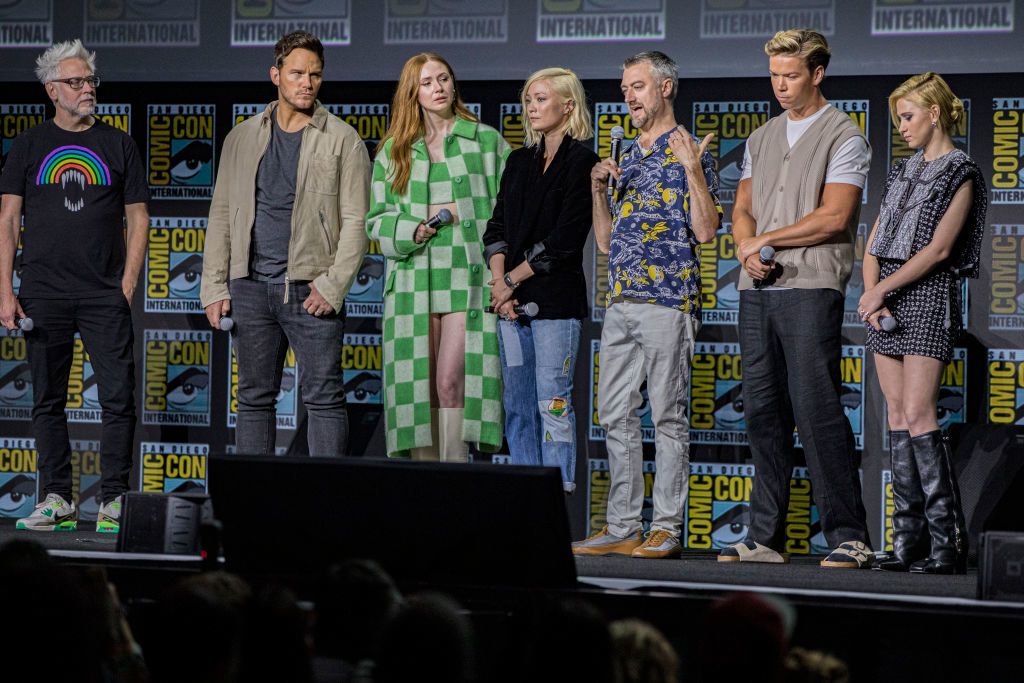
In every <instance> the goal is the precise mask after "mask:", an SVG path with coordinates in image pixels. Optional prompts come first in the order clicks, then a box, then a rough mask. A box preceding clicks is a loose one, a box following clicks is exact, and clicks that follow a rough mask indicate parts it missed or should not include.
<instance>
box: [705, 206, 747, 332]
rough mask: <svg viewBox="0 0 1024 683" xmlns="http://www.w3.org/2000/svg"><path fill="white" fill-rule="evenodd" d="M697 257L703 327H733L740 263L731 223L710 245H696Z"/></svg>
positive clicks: (724, 225) (718, 233)
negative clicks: (698, 261) (698, 257)
mask: <svg viewBox="0 0 1024 683" xmlns="http://www.w3.org/2000/svg"><path fill="white" fill-rule="evenodd" d="M697 249H698V253H699V255H700V293H701V300H700V308H701V318H702V320H703V323H704V324H705V325H735V324H736V320H737V319H738V318H739V309H740V291H739V289H737V288H736V286H737V283H738V282H739V274H740V270H741V269H740V262H739V261H738V260H737V259H736V244H735V242H733V239H732V223H727V222H724V221H723V223H722V227H721V228H719V229H718V232H717V233H715V236H714V237H713V238H712V239H711V241H710V242H707V243H705V244H700V245H698V246H697Z"/></svg>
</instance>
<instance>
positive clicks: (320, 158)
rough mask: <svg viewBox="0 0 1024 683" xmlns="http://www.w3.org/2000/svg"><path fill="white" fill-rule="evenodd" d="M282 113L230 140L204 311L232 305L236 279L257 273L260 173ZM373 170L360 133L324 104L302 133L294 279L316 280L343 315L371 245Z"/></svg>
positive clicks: (210, 236) (270, 108)
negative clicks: (252, 266) (253, 257)
mask: <svg viewBox="0 0 1024 683" xmlns="http://www.w3.org/2000/svg"><path fill="white" fill-rule="evenodd" d="M276 109H277V102H276V101H275V102H271V103H270V104H269V105H267V108H266V109H265V110H264V111H263V113H262V114H260V115H258V116H253V117H252V118H250V119H248V120H246V121H243V122H242V123H240V124H238V125H237V126H235V128H234V129H233V130H232V131H231V132H230V133H228V136H227V138H225V139H224V148H223V150H222V151H221V157H220V167H219V169H218V172H217V184H216V186H215V188H214V190H213V202H212V203H211V204H210V219H209V222H208V223H207V226H206V249H205V251H204V253H203V280H202V284H201V285H200V290H199V296H200V299H201V300H202V303H203V306H204V307H206V306H209V305H210V304H212V303H216V302H218V301H221V300H223V299H230V298H231V295H230V294H228V280H234V279H236V278H240V277H246V276H247V275H248V274H249V245H250V243H251V241H252V226H253V221H254V220H255V218H256V171H257V170H258V169H259V165H260V160H261V159H263V154H264V152H266V150H267V145H268V144H269V142H270V125H271V119H270V117H271V116H272V115H274V112H275V110H276ZM370 169H371V167H370V158H369V155H368V154H367V153H366V146H365V145H364V144H363V141H362V139H361V138H360V137H359V134H358V133H357V132H356V131H355V129H354V128H352V126H350V125H348V124H347V123H345V122H344V121H342V120H341V119H339V118H338V117H336V116H333V115H331V114H330V113H328V111H327V110H326V109H325V108H324V107H323V105H322V104H320V102H319V101H317V103H316V107H315V109H314V111H313V117H312V118H311V119H310V121H309V123H308V124H306V128H305V129H304V130H303V132H302V147H301V149H300V151H299V169H298V173H297V174H296V177H295V205H294V207H293V208H292V227H291V239H290V240H289V242H288V271H287V275H286V277H287V279H288V280H289V281H292V280H312V282H313V285H314V286H315V287H316V288H317V290H318V291H319V292H320V294H322V295H323V297H324V298H325V299H327V301H328V302H330V304H331V305H332V306H333V307H334V310H335V311H340V310H341V307H342V304H343V302H344V300H345V296H346V295H347V294H348V290H349V287H350V286H351V285H352V280H353V278H354V277H355V274H356V271H358V270H359V266H360V264H361V263H362V260H363V254H365V253H366V247H367V245H368V243H369V240H368V238H367V236H366V212H367V210H368V209H369V201H370ZM285 291H286V292H287V288H286V289H285ZM286 297H287V294H286Z"/></svg>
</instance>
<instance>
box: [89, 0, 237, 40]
mask: <svg viewBox="0 0 1024 683" xmlns="http://www.w3.org/2000/svg"><path fill="white" fill-rule="evenodd" d="M249 1H251V0H249ZM246 4H248V3H246ZM82 32H83V34H84V35H83V36H82V39H83V40H84V41H85V44H86V45H89V46H90V47H143V46H145V47H156V46H161V47H188V46H198V45H199V0H144V1H143V2H138V0H135V1H129V2H124V1H123V0H121V1H120V2H117V1H115V2H110V1H109V0H90V1H89V2H88V3H87V4H86V8H85V23H84V26H83V31H82Z"/></svg>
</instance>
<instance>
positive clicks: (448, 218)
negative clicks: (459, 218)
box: [425, 209, 452, 230]
mask: <svg viewBox="0 0 1024 683" xmlns="http://www.w3.org/2000/svg"><path fill="white" fill-rule="evenodd" d="M451 222H452V212H451V211H449V210H448V209H441V210H440V211H438V212H437V213H436V214H434V216H433V217H432V218H430V220H428V221H427V222H426V223H425V225H426V226H427V227H428V228H430V229H432V230H437V229H438V228H439V227H441V226H442V225H448V224H450V223H451Z"/></svg>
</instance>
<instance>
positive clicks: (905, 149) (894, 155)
mask: <svg viewBox="0 0 1024 683" xmlns="http://www.w3.org/2000/svg"><path fill="white" fill-rule="evenodd" d="M961 102H962V103H963V105H964V115H963V117H962V118H961V119H960V120H959V121H957V122H955V123H954V124H953V131H952V133H951V137H952V138H953V145H955V146H956V148H957V149H960V150H963V151H964V152H965V153H966V154H970V153H971V99H970V98H969V97H967V98H964V99H962V100H961ZM916 153H917V150H916V149H911V148H910V145H908V144H907V141H906V140H904V139H903V136H902V135H901V134H900V131H899V128H897V127H896V124H894V123H893V122H892V118H891V117H890V119H889V165H888V166H887V167H886V168H887V169H890V168H892V167H893V166H895V165H896V162H897V161H900V160H901V159H906V158H907V157H912V156H914V154H916Z"/></svg>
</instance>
